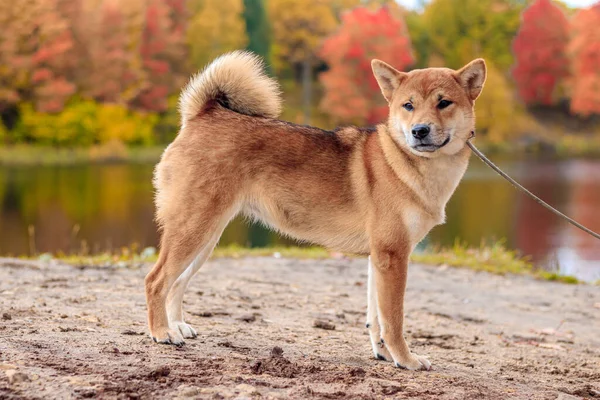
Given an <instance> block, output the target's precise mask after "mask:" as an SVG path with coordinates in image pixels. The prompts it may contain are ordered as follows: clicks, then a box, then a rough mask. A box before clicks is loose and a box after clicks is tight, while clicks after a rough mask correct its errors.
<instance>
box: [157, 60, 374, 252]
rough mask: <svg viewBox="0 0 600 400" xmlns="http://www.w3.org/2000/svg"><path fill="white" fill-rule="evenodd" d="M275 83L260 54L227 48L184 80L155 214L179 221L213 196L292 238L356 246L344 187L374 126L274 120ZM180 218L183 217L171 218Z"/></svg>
mask: <svg viewBox="0 0 600 400" xmlns="http://www.w3.org/2000/svg"><path fill="white" fill-rule="evenodd" d="M280 109H281V100H280V97H279V89H278V86H277V84H276V82H275V81H273V80H272V79H271V78H269V77H267V76H266V75H265V74H264V73H263V70H262V64H261V62H260V60H259V59H258V58H257V57H256V56H254V55H251V54H250V53H247V52H234V53H230V54H227V55H225V56H223V57H220V58H219V59H217V60H215V61H214V62H213V63H212V64H211V65H209V66H208V67H207V68H206V69H205V70H204V71H203V72H201V73H200V74H199V75H197V76H195V77H194V78H192V80H191V81H190V83H189V84H188V86H187V87H186V89H185V90H184V91H183V93H182V95H181V99H180V111H181V115H182V128H181V131H180V133H179V135H178V137H177V138H176V140H175V141H174V142H173V143H172V144H171V145H170V146H169V148H168V149H167V151H165V154H164V155H163V158H162V160H161V162H160V164H159V165H158V166H157V168H156V175H155V188H156V193H157V195H156V205H157V217H158V221H159V222H160V223H161V224H164V222H165V221H169V223H170V224H173V221H178V222H175V225H180V224H185V222H186V221H187V220H188V218H190V215H192V214H197V213H205V212H207V211H205V208H204V206H201V209H200V210H198V209H197V206H198V205H202V204H204V203H205V201H206V199H207V198H209V199H213V200H212V201H213V202H214V209H213V210H210V211H209V212H211V213H214V214H218V213H221V212H223V207H230V208H232V209H235V210H236V213H237V212H241V213H244V214H245V215H247V216H249V217H251V218H253V219H258V220H260V221H262V222H264V223H266V224H268V225H269V226H271V227H273V228H275V229H277V230H279V231H281V232H283V233H285V234H287V235H290V236H293V237H296V238H298V239H300V240H307V241H311V242H315V243H319V244H322V245H326V246H330V247H336V248H341V249H342V250H346V251H354V252H364V251H366V250H367V241H366V236H365V233H364V218H361V213H360V212H359V206H358V200H357V194H356V193H355V192H354V189H353V185H352V182H351V181H352V173H353V172H352V170H353V166H354V165H355V164H357V163H360V162H361V160H357V159H356V157H355V154H356V150H357V149H358V148H360V147H361V146H362V144H363V142H364V141H365V140H367V138H368V137H369V134H370V133H372V132H373V130H369V129H358V128H354V127H348V128H343V129H340V130H337V131H335V132H332V131H324V130H321V129H317V128H313V127H307V126H301V125H296V124H292V123H288V122H283V121H279V120H276V119H273V118H274V117H276V116H277V115H278V113H279V111H280ZM179 220H181V221H179Z"/></svg>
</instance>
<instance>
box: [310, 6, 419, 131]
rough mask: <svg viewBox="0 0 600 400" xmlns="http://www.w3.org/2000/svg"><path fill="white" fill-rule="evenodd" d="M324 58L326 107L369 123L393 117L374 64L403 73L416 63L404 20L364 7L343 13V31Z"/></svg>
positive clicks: (328, 42) (331, 41)
mask: <svg viewBox="0 0 600 400" xmlns="http://www.w3.org/2000/svg"><path fill="white" fill-rule="evenodd" d="M320 55H321V57H322V58H323V59H324V60H325V61H326V62H327V64H328V65H329V68H330V69H329V71H327V72H324V73H322V74H321V75H320V79H321V81H322V83H323V86H324V88H325V96H324V98H323V101H322V104H321V106H322V107H323V108H324V109H325V110H326V111H327V112H328V113H329V114H331V115H333V116H335V117H336V118H338V119H339V120H341V121H346V122H367V123H369V124H374V123H377V122H381V121H383V120H385V118H386V117H387V114H388V107H387V103H386V102H385V99H384V98H383V96H382V94H381V91H380V90H379V86H378V85H377V81H376V80H375V77H374V76H373V72H372V71H371V60H372V59H373V58H379V59H381V60H383V61H385V62H387V63H389V64H391V65H393V66H394V67H395V68H397V69H400V70H402V69H405V68H406V67H408V66H409V65H411V64H412V63H413V61H414V60H413V56H412V50H411V44H410V38H409V37H408V34H407V31H406V27H405V25H404V21H402V20H401V19H397V18H395V17H394V16H393V15H392V14H391V13H390V11H389V10H388V9H387V8H386V7H381V8H379V9H378V10H376V11H371V10H369V9H368V8H364V7H359V8H355V9H354V10H352V11H350V12H348V13H346V14H344V15H343V17H342V26H341V28H340V30H339V31H338V32H337V33H335V34H333V35H332V36H330V37H329V38H327V39H326V40H325V43H324V44H323V47H322V49H321V52H320Z"/></svg>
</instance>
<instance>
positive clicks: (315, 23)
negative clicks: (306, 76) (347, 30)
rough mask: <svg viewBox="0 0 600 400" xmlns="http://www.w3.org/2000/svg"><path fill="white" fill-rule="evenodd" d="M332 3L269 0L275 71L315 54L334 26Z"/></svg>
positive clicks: (323, 0) (319, 0)
mask: <svg viewBox="0 0 600 400" xmlns="http://www.w3.org/2000/svg"><path fill="white" fill-rule="evenodd" d="M333 3H335V2H333V1H331V0H329V1H327V0H269V2H268V11H269V17H270V20H271V24H272V33H273V64H274V67H275V70H278V71H280V70H282V69H283V67H284V66H286V65H288V64H289V63H298V62H301V61H302V60H305V59H307V58H312V57H314V55H315V53H316V51H317V50H318V48H319V46H320V45H321V42H322V40H323V38H324V37H325V36H327V35H328V34H329V33H331V32H333V30H334V29H335V28H336V26H337V20H336V17H335V14H334V8H333V7H332V6H333V5H334V4H333ZM342 5H344V4H342Z"/></svg>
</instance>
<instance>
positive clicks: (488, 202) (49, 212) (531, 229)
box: [0, 159, 600, 280]
mask: <svg viewBox="0 0 600 400" xmlns="http://www.w3.org/2000/svg"><path fill="white" fill-rule="evenodd" d="M500 165H501V166H502V167H503V168H505V169H506V170H507V172H509V173H510V174H512V175H513V176H515V177H516V178H517V179H518V180H520V181H521V182H522V183H523V184H525V185H526V186H527V187H529V188H530V189H531V190H532V191H534V192H535V193H537V194H539V195H540V196H541V197H542V198H543V199H545V200H546V201H548V202H549V203H550V204H552V205H555V206H557V207H559V208H560V209H561V210H563V211H564V212H566V213H568V214H569V215H571V216H573V217H574V218H575V219H577V220H578V221H581V222H583V223H584V224H586V225H587V226H589V227H590V228H591V229H593V230H596V231H600V213H599V212H598V206H599V205H600V161H584V160H571V161H560V162H559V161H553V160H546V161H527V162H525V161H506V162H503V163H500ZM151 178H152V166H151V165H88V166H77V167H34V168H3V169H2V170H0V202H1V203H0V232H1V233H0V234H1V236H0V254H3V255H6V254H12V255H21V254H28V253H30V252H32V251H37V252H46V251H51V252H58V251H63V252H70V251H79V250H81V249H82V248H87V249H89V250H90V251H100V250H111V249H115V248H118V247H121V246H127V245H130V244H131V243H134V242H135V243H137V244H139V246H142V247H143V246H155V245H156V243H157V241H158V235H157V232H156V227H155V224H154V221H153V204H152V186H151ZM447 221H448V222H447V224H446V225H444V226H440V227H437V228H435V229H434V230H433V231H432V232H431V234H430V235H429V236H428V237H427V238H426V242H428V243H440V244H445V245H450V244H452V243H453V242H454V241H455V238H460V239H461V240H464V241H466V242H468V243H469V244H471V245H478V244H479V243H480V242H481V240H482V239H484V240H497V239H502V238H506V241H507V245H508V246H509V247H512V248H518V249H520V250H521V251H522V252H523V253H524V254H528V255H530V256H531V257H532V258H533V259H534V260H535V261H537V262H538V263H540V264H541V265H544V266H545V267H546V268H548V269H560V271H562V272H564V273H568V274H574V275H577V276H579V277H581V278H582V279H586V280H596V279H600V262H599V261H598V260H599V259H600V246H599V245H598V244H597V243H596V240H595V239H594V238H592V237H591V236H588V235H586V234H584V233H583V232H580V231H578V230H577V229H575V228H573V227H571V226H570V225H568V224H566V223H565V222H563V221H560V220H559V219H558V218H556V217H554V216H553V215H552V214H551V213H550V212H548V211H547V210H545V209H543V208H542V207H540V206H539V205H538V204H536V203H535V202H534V201H533V200H530V199H529V198H526V197H524V196H523V195H521V194H519V193H517V192H516V191H515V190H514V189H513V188H512V187H511V186H510V185H509V184H508V183H506V182H504V181H503V180H501V178H499V177H497V176H496V175H495V174H494V172H493V171H491V170H489V169H487V167H485V166H483V165H482V164H481V163H480V162H479V161H478V160H475V159H473V160H472V162H471V166H470V167H469V170H468V172H467V175H466V177H465V179H464V181H463V182H462V183H461V184H460V186H459V189H458V190H457V192H456V194H455V196H454V197H453V198H452V200H451V201H450V203H449V205H448V209H447ZM30 226H31V227H33V228H34V231H32V232H30V231H29V227H30ZM220 243H221V244H230V243H239V244H242V245H249V246H265V245H268V244H289V243H292V241H291V240H289V239H285V238H281V237H279V236H278V235H277V234H275V233H273V232H269V231H267V230H265V229H263V228H262V227H260V226H258V225H250V226H248V225H247V224H246V223H245V222H243V221H241V220H236V221H234V222H233V223H232V224H231V225H230V226H229V227H228V228H227V229H226V231H225V233H224V235H223V238H222V239H221V242H220Z"/></svg>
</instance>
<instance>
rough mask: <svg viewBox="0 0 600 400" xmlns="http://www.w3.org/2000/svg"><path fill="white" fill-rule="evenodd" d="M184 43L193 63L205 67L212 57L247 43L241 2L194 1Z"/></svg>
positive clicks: (218, 0) (224, 0)
mask: <svg viewBox="0 0 600 400" xmlns="http://www.w3.org/2000/svg"><path fill="white" fill-rule="evenodd" d="M191 8H192V15H193V16H192V18H191V20H190V21H189V25H188V30H187V40H188V43H189V46H190V53H191V54H190V56H191V60H192V64H193V65H194V66H196V67H198V68H202V67H204V66H205V65H206V64H208V63H209V62H210V61H212V59H214V58H215V57H217V56H219V55H221V54H223V53H226V52H228V51H232V50H236V49H240V48H244V47H245V46H246V44H247V43H248V38H247V37H246V24H245V22H244V18H243V17H242V12H243V10H244V5H243V1H242V0H194V1H192V2H191Z"/></svg>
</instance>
